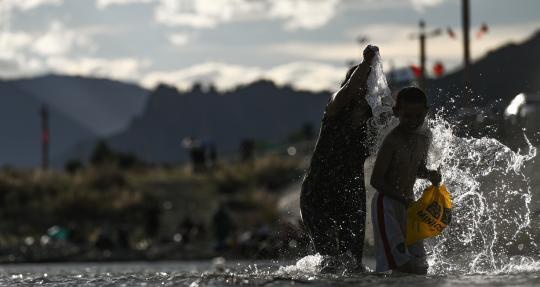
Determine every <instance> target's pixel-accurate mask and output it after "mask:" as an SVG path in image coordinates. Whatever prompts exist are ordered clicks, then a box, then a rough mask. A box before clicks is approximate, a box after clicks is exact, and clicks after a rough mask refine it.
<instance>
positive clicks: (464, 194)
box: [0, 55, 540, 287]
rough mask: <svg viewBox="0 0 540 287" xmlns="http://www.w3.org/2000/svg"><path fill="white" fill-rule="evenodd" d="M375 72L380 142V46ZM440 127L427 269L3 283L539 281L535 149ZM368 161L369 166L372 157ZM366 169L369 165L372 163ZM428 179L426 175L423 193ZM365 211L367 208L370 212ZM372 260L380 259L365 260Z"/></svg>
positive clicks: (200, 265) (307, 268) (11, 277)
mask: <svg viewBox="0 0 540 287" xmlns="http://www.w3.org/2000/svg"><path fill="white" fill-rule="evenodd" d="M372 68H373V70H372V71H373V73H372V74H371V75H370V78H369V79H368V87H369V88H370V92H369V93H368V101H369V104H370V105H371V106H372V108H373V111H374V116H375V117H374V119H373V120H372V121H371V122H370V124H371V126H372V128H373V130H374V131H375V132H374V137H375V138H376V141H375V142H374V147H375V148H374V149H375V150H376V149H377V146H378V145H379V143H380V141H381V139H382V138H383V137H384V135H385V134H386V133H387V132H388V131H389V129H390V128H391V127H393V126H395V125H396V123H397V121H396V120H395V119H394V118H392V117H391V116H390V110H391V109H390V107H391V106H392V104H393V100H392V99H391V96H390V91H389V89H388V86H387V84H386V79H385V78H384V74H383V73H382V64H381V62H380V56H379V55H377V57H376V60H375V62H374V65H373V67H372ZM426 128H429V129H430V130H431V132H432V134H433V139H434V140H433V143H432V147H431V149H430V152H429V159H428V165H429V167H430V168H432V169H434V168H437V167H440V168H441V170H442V174H443V181H444V184H445V185H446V186H447V188H448V190H449V191H450V193H451V195H452V197H453V221H452V223H451V225H450V226H449V227H448V228H447V229H446V230H445V231H444V232H443V234H442V235H440V236H437V237H435V238H433V239H430V240H427V241H426V246H427V250H428V252H430V255H429V258H428V262H429V264H430V268H429V271H428V275H427V276H416V275H414V276H413V275H399V274H397V275H381V274H374V273H367V274H357V275H350V274H349V275H347V274H341V275H323V274H320V273H319V270H320V262H321V257H320V256H318V255H309V256H306V257H304V258H301V259H299V260H298V261H296V262H278V261H260V262H245V261H243V262H242V261H240V262H225V261H224V260H221V259H218V260H214V261H200V262H161V263H118V264H109V263H107V264H73V263H70V264H41V265H39V264H22V265H4V266H3V267H1V268H0V285H2V286H35V285H44V286H74V285H83V286H192V287H196V286H237V285H258V286H283V285H289V286H290V285H295V286H298V285H300V286H303V285H306V286H307V285H309V286H328V285H338V286H349V285H354V286H367V285H369V286H371V285H378V286H390V285H396V284H403V285H416V286H452V285H468V286H485V285H490V286H491V285H513V286H538V285H540V274H539V273H540V272H539V271H540V261H539V253H538V250H539V249H538V246H537V244H536V242H535V239H534V238H533V236H534V234H533V231H534V230H533V227H532V224H531V223H532V218H531V216H532V215H531V206H530V205H531V198H532V192H533V191H532V188H531V180H530V178H529V177H528V175H527V173H526V172H525V168H526V165H527V164H528V163H529V162H530V161H531V160H532V159H533V158H534V157H535V156H536V149H535V148H534V147H532V146H531V145H529V147H528V148H527V150H526V151H518V152H514V151H512V150H510V149H509V148H508V147H506V146H505V145H503V144H502V143H500V142H498V141H497V140H495V139H492V138H480V139H476V138H462V137H458V136H456V135H455V131H456V130H458V129H459V128H460V127H459V126H454V125H453V124H451V123H449V122H448V121H447V120H445V116H444V111H435V112H434V113H433V114H432V116H430V119H429V120H428V121H427V122H426ZM368 169H369V166H368ZM368 173H369V172H368ZM427 184H428V183H427V182H426V181H422V180H419V181H417V184H416V185H415V194H416V196H417V197H419V196H420V194H421V192H422V190H423V188H424V187H425V186H427ZM367 218H370V217H369V216H368V217H367ZM366 263H367V264H368V266H370V267H371V268H373V265H374V263H373V260H369V259H368V260H366Z"/></svg>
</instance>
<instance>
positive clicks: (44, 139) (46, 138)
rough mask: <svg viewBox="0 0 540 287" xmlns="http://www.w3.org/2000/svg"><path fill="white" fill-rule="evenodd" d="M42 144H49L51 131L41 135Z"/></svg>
mask: <svg viewBox="0 0 540 287" xmlns="http://www.w3.org/2000/svg"><path fill="white" fill-rule="evenodd" d="M41 142H42V143H44V144H48V143H49V131H47V130H45V131H43V132H42V133H41Z"/></svg>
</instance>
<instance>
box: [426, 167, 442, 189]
mask: <svg viewBox="0 0 540 287" xmlns="http://www.w3.org/2000/svg"><path fill="white" fill-rule="evenodd" d="M428 179H429V181H431V184H433V185H434V186H439V184H441V180H442V175H441V170H440V169H437V170H430V171H429V173H428Z"/></svg>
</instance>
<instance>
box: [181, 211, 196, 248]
mask: <svg viewBox="0 0 540 287" xmlns="http://www.w3.org/2000/svg"><path fill="white" fill-rule="evenodd" d="M194 228H195V223H194V222H193V220H192V219H191V217H189V216H186V217H184V220H182V222H180V226H179V231H180V234H181V235H182V241H183V242H184V243H186V244H187V243H190V241H191V240H192V239H193V238H192V235H193V231H194Z"/></svg>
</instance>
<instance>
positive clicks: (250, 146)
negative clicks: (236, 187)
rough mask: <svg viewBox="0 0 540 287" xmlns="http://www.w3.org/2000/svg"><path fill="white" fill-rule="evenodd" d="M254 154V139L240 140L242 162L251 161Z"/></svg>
mask: <svg viewBox="0 0 540 287" xmlns="http://www.w3.org/2000/svg"><path fill="white" fill-rule="evenodd" d="M254 156H255V141H253V140H252V139H243V140H242V142H240V159H241V160H242V162H251V161H253V158H254Z"/></svg>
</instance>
